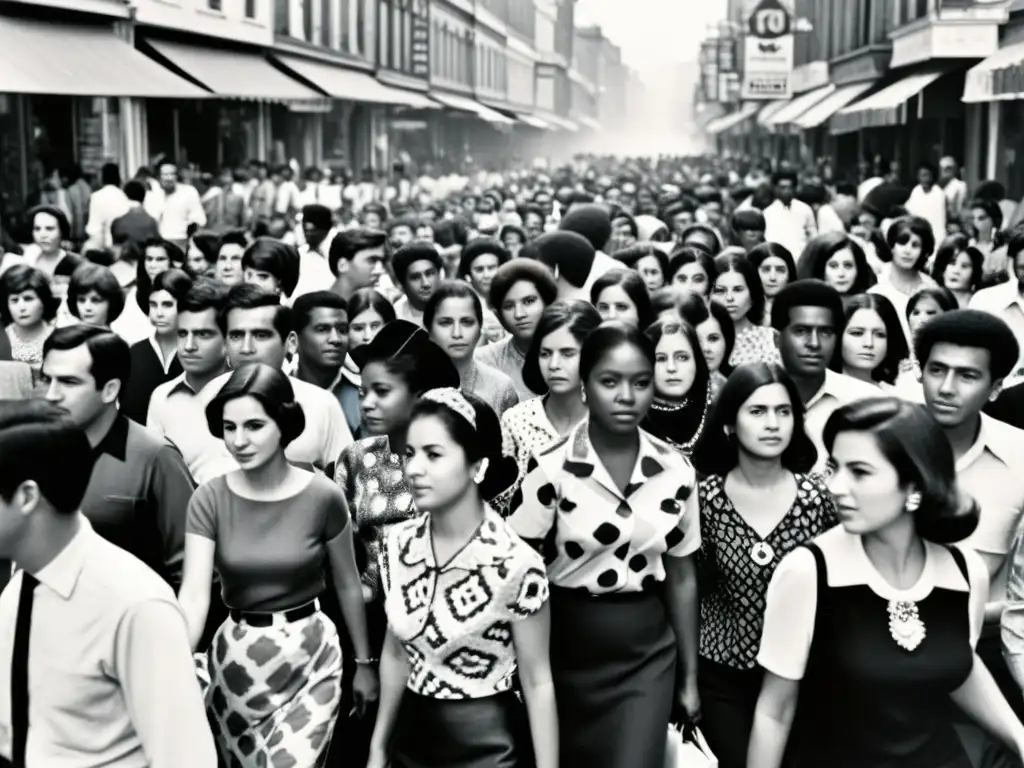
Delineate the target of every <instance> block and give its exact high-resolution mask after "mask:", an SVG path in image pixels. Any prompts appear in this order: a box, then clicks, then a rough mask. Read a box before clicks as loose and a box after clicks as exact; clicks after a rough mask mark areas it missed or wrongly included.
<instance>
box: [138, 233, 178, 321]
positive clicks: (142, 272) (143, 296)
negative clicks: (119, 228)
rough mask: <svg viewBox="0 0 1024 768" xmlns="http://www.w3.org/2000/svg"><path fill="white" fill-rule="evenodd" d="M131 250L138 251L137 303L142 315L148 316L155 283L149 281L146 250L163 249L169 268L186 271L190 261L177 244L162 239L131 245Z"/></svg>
mask: <svg viewBox="0 0 1024 768" xmlns="http://www.w3.org/2000/svg"><path fill="white" fill-rule="evenodd" d="M129 248H132V249H133V250H134V249H137V255H136V257H135V258H136V262H135V303H136V304H138V306H139V309H140V310H141V311H142V314H144V315H148V314H149V292H150V291H151V290H153V285H152V283H153V281H152V280H150V279H149V273H148V272H146V249H147V248H163V249H164V253H166V254H167V262H168V264H169V265H170V267H169V268H173V267H177V268H178V269H185V266H186V264H188V259H187V258H186V257H185V252H184V251H183V250H181V248H179V247H178V246H177V244H176V243H172V242H171V241H170V240H164V239H163V238H162V237H152V238H150V239H148V240H146V241H145V242H142V243H139V244H138V245H137V246H136V245H131V244H130V245H129Z"/></svg>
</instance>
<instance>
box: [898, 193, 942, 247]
mask: <svg viewBox="0 0 1024 768" xmlns="http://www.w3.org/2000/svg"><path fill="white" fill-rule="evenodd" d="M946 206H947V202H946V193H945V191H944V190H943V189H942V187H940V186H939V185H938V184H934V185H932V188H931V189H930V190H928V191H927V192H925V191H924V187H922V186H921V185H920V184H918V185H917V186H916V187H914V189H913V190H911V192H910V197H909V198H908V199H907V204H906V205H905V206H904V207H905V208H906V209H907V213H909V214H911V215H912V216H920V217H921V218H922V219H924V220H925V221H927V222H928V223H929V224H931V225H932V234H933V235H934V236H935V242H936V243H940V242H942V240H943V239H944V238H945V237H946Z"/></svg>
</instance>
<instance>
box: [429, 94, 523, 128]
mask: <svg viewBox="0 0 1024 768" xmlns="http://www.w3.org/2000/svg"><path fill="white" fill-rule="evenodd" d="M430 97H431V98H432V99H434V100H435V101H438V102H440V103H441V104H444V105H445V106H446V107H451V108H452V109H457V110H459V111H460V112H470V113H472V114H474V115H476V116H477V117H479V118H480V119H481V120H483V121H484V122H488V123H492V124H494V125H514V124H515V120H513V119H512V118H510V117H505V116H504V115H503V114H501V112H498V111H497V110H494V109H491V108H490V107H486V106H484V105H483V104H481V103H480V102H479V101H477V100H476V99H470V98H467V97H465V96H457V95H455V94H454V93H433V92H431V94H430Z"/></svg>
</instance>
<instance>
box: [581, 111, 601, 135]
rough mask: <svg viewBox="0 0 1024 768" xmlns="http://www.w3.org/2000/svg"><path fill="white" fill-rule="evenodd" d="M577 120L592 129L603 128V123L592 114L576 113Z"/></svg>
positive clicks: (598, 129)
mask: <svg viewBox="0 0 1024 768" xmlns="http://www.w3.org/2000/svg"><path fill="white" fill-rule="evenodd" d="M576 122H577V123H579V124H580V125H582V126H583V127H584V128H589V129H590V130H592V131H600V130H601V124H600V123H599V122H597V120H595V119H594V118H592V117H591V116H590V115H576Z"/></svg>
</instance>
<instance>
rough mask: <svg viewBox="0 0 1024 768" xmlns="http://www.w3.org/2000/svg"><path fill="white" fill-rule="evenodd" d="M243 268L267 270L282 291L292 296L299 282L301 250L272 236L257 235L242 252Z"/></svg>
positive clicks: (259, 270)
mask: <svg viewBox="0 0 1024 768" xmlns="http://www.w3.org/2000/svg"><path fill="white" fill-rule="evenodd" d="M242 269H254V270H256V271H257V272H266V273H267V274H269V275H272V276H273V277H274V278H276V279H277V282H278V283H279V284H280V286H281V293H283V294H284V295H285V296H291V295H292V293H293V292H294V291H295V286H297V285H298V284H299V252H298V251H297V250H295V246H294V245H288V244H287V243H282V242H281V241H280V240H276V239H274V238H272V237H257V238H256V239H255V240H254V241H253V242H252V243H251V244H250V245H249V247H248V248H246V249H245V253H243V254H242Z"/></svg>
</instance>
